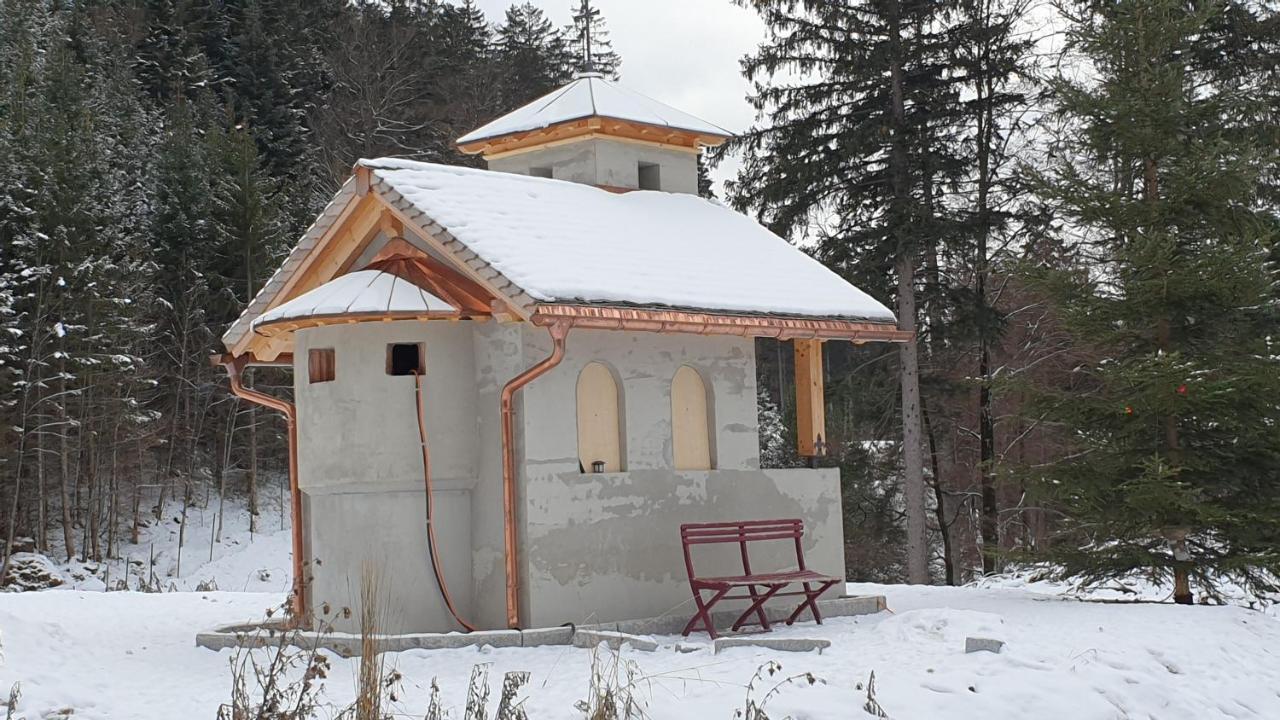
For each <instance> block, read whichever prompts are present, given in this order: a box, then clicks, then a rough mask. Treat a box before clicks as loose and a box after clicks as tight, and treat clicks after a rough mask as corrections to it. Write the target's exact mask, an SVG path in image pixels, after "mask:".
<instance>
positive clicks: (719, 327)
mask: <svg viewBox="0 0 1280 720" xmlns="http://www.w3.org/2000/svg"><path fill="white" fill-rule="evenodd" d="M532 321H533V324H534V325H543V326H549V325H553V324H555V323H557V322H564V321H570V322H572V323H573V326H574V327H576V328H584V329H595V330H633V331H640V332H658V333H693V334H697V335H738V336H746V337H773V338H778V339H779V340H793V339H796V338H801V339H811V338H817V339H821V340H849V341H851V342H867V341H875V342H907V341H908V340H910V339H911V335H912V334H911V333H909V332H905V331H902V330H899V329H898V328H897V326H896V325H895V324H893V323H874V322H861V321H854V320H826V319H816V318H798V317H776V316H768V315H725V314H717V313H704V312H689V311H684V310H656V309H652V308H630V307H613V306H603V305H558V304H551V305H539V306H538V309H537V311H536V312H534V315H533V318H532Z"/></svg>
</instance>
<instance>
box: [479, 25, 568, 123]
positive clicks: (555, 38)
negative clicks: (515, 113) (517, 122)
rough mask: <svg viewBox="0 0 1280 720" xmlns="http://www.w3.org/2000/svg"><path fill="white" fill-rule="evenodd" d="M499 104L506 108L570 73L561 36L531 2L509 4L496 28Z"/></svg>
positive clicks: (535, 95)
mask: <svg viewBox="0 0 1280 720" xmlns="http://www.w3.org/2000/svg"><path fill="white" fill-rule="evenodd" d="M497 61H498V64H499V66H500V67H501V73H500V76H501V78H502V104H503V105H504V106H506V107H509V108H517V107H520V106H521V105H523V104H525V103H526V102H529V101H530V100H533V99H534V98H538V97H541V96H543V95H545V94H547V93H549V92H551V91H552V90H554V89H556V88H557V87H560V86H561V85H564V84H565V83H566V82H568V81H569V79H570V77H571V76H572V65H573V57H572V55H570V53H569V48H568V45H567V44H566V43H565V39H564V36H563V35H562V34H561V33H560V31H559V30H557V29H556V28H555V26H554V25H553V24H552V23H551V21H550V20H548V19H547V17H546V16H545V15H544V14H543V12H542V10H540V9H538V7H536V6H535V5H533V4H532V3H524V4H523V5H512V6H511V7H510V8H508V9H507V14H506V19H505V21H504V22H503V23H502V24H501V25H499V26H498V30H497Z"/></svg>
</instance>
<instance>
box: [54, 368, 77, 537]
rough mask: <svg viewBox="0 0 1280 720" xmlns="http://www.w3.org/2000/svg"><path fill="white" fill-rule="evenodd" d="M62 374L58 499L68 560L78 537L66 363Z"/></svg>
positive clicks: (60, 380) (59, 405)
mask: <svg viewBox="0 0 1280 720" xmlns="http://www.w3.org/2000/svg"><path fill="white" fill-rule="evenodd" d="M59 367H60V369H61V372H60V373H59V378H58V395H59V398H58V420H59V422H58V460H59V468H58V469H59V476H58V499H59V500H60V501H61V502H62V541H63V543H65V547H64V548H63V549H64V550H65V551H66V555H67V560H70V559H72V558H74V557H75V554H76V536H75V527H74V523H73V522H72V520H71V495H70V494H69V493H68V492H67V478H68V476H69V475H70V474H71V470H70V463H71V448H70V445H69V444H68V442H67V423H68V420H67V409H66V406H65V405H63V404H62V398H63V397H65V396H66V393H67V379H66V377H67V374H66V365H65V362H62V363H59Z"/></svg>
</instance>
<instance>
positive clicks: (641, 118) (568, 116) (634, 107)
mask: <svg viewBox="0 0 1280 720" xmlns="http://www.w3.org/2000/svg"><path fill="white" fill-rule="evenodd" d="M589 117H603V118H612V119H614V120H624V121H628V122H634V123H641V124H644V125H654V126H658V127H665V128H671V129H673V130H687V131H689V132H693V133H697V134H700V135H712V136H716V137H722V138H727V137H731V136H732V135H733V133H731V132H729V131H728V130H725V129H724V128H722V127H720V126H719V125H714V124H712V123H709V122H707V121H706V120H701V119H699V118H696V117H694V116H692V115H690V114H689V113H686V112H683V111H680V110H677V109H675V108H673V107H671V106H670V105H666V104H664V103H660V102H658V101H657V100H654V99H653V98H650V97H647V96H645V95H641V94H640V93H638V92H635V91H633V90H628V89H626V88H624V87H622V86H620V85H618V84H617V83H614V82H611V81H609V80H606V79H605V78H604V77H603V76H601V75H599V74H594V73H592V74H584V75H581V76H579V77H578V78H577V79H575V80H574V81H573V82H571V83H569V84H568V85H565V86H564V87H562V88H559V89H557V90H554V91H552V92H550V93H548V94H547V95H544V96H542V97H540V98H538V99H537V100H534V101H533V102H531V103H529V104H528V105H525V106H524V107H521V108H519V109H517V110H514V111H512V112H509V113H507V114H506V115H503V116H502V117H500V118H498V119H497V120H494V121H493V122H491V123H489V124H487V125H484V126H483V127H480V128H477V129H475V130H472V131H471V132H469V133H467V134H466V135H463V136H462V137H460V138H458V144H459V145H466V144H468V143H473V142H477V141H479V140H488V139H491V138H497V137H502V136H504V135H511V134H513V133H519V132H527V131H529V130H539V129H541V128H545V127H550V126H552V125H558V124H560V123H564V122H570V121H572V120H581V119H583V118H589Z"/></svg>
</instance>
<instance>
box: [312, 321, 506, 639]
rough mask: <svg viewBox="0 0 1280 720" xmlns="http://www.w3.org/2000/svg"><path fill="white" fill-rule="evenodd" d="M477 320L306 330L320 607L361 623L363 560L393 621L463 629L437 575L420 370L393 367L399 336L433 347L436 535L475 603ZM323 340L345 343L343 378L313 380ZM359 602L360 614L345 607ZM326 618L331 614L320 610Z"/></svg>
mask: <svg viewBox="0 0 1280 720" xmlns="http://www.w3.org/2000/svg"><path fill="white" fill-rule="evenodd" d="M470 325H471V323H447V322H435V323H420V322H394V323H359V324H353V325H335V326H328V327H321V328H313V329H307V330H302V331H299V332H298V336H297V343H296V349H295V358H296V359H295V372H294V376H295V393H296V398H297V405H298V461H299V462H298V470H299V485H300V486H301V488H302V491H303V493H304V494H305V496H306V508H307V510H308V512H307V514H306V515H307V518H306V522H305V531H306V544H307V548H308V553H307V554H308V558H307V561H308V572H309V574H310V577H309V590H310V597H311V601H312V603H311V606H312V607H313V608H316V609H317V610H320V609H323V608H324V607H325V606H328V608H329V609H330V615H331V617H330V618H329V619H330V620H332V621H333V622H334V624H335V626H336V628H337V629H339V630H344V631H355V630H357V629H358V626H357V625H356V622H357V618H358V616H359V613H358V607H359V602H358V600H359V596H360V595H359V594H360V577H361V572H362V568H363V567H364V566H365V565H371V566H372V567H373V568H374V569H375V572H376V574H377V576H378V579H379V585H380V590H381V593H380V594H381V596H382V597H383V598H384V604H385V606H386V607H385V612H384V618H383V621H382V622H383V626H384V628H385V629H386V630H387V631H389V632H401V631H407V630H413V629H419V630H420V629H423V628H427V627H430V628H432V629H441V630H443V629H453V628H456V627H457V626H456V624H455V623H454V622H453V621H452V619H451V618H450V617H449V615H448V614H447V610H446V608H445V606H444V604H443V602H442V601H441V599H440V593H439V590H438V589H437V587H436V581H435V578H434V575H433V574H432V570H431V565H430V560H429V557H428V554H427V544H426V501H425V497H424V494H423V476H422V455H421V449H420V443H419V440H418V428H417V421H416V412H417V408H416V403H415V395H414V379H413V377H411V376H401V377H395V376H391V375H388V374H387V373H386V347H387V345H388V344H389V343H400V342H420V343H423V344H424V346H425V348H426V369H427V371H426V375H425V376H424V378H423V390H424V408H425V417H426V423H425V424H426V427H427V433H428V438H429V447H430V450H431V473H432V480H433V483H434V487H435V492H434V493H433V498H434V502H435V512H434V516H435V520H436V535H437V540H438V541H439V543H440V548H439V555H440V557H441V563H442V565H443V566H444V574H445V579H446V582H447V583H448V586H449V589H450V593H451V594H452V595H453V597H454V599H455V601H456V604H457V605H458V606H459V609H460V610H462V611H463V612H464V613H466V612H470V611H471V604H472V603H471V598H472V589H473V585H472V576H473V572H472V565H471V554H470V552H458V551H457V549H458V548H470V546H471V513H470V507H471V493H472V489H473V487H474V486H475V484H476V481H477V477H478V476H477V473H478V468H479V455H480V453H479V445H478V437H477V432H476V430H477V393H476V383H475V379H474V378H475V357H474V346H473V341H472V331H471V327H470ZM311 348H333V349H334V351H335V368H336V371H335V379H334V380H333V381H332V382H326V383H316V384H312V383H310V382H308V373H307V355H308V350H310V349H311ZM342 608H351V609H352V611H353V617H352V618H350V619H344V618H342V617H341V609H342ZM319 619H320V620H321V621H323V620H325V618H319Z"/></svg>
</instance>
